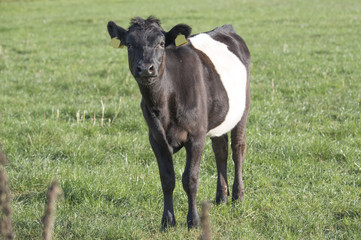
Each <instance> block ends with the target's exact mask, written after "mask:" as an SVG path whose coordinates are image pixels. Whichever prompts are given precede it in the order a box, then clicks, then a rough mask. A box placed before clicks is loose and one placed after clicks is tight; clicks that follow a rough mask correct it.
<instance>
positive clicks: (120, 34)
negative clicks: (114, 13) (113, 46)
mask: <svg viewBox="0 0 361 240" xmlns="http://www.w3.org/2000/svg"><path fill="white" fill-rule="evenodd" d="M107 28H108V33H109V35H110V38H118V39H119V40H120V41H121V42H122V44H123V45H124V44H125V35H126V33H127V30H125V29H124V28H122V27H119V26H118V25H117V24H116V23H115V22H113V21H110V22H108V26H107Z"/></svg>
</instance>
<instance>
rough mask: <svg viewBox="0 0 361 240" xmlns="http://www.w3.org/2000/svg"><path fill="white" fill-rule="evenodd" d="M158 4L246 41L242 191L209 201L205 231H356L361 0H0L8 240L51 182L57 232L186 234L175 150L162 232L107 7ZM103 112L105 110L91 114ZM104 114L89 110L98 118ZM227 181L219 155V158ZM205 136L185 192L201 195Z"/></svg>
mask: <svg viewBox="0 0 361 240" xmlns="http://www.w3.org/2000/svg"><path fill="white" fill-rule="evenodd" d="M150 14H153V15H155V16H157V17H158V18H160V19H161V20H162V23H163V27H164V29H166V30H169V29H170V28H171V27H173V26H174V25H176V24H178V23H187V24H189V25H190V26H192V27H193V33H198V32H202V31H207V30H211V29H213V28H214V27H216V26H220V25H223V24H233V26H234V27H235V29H236V30H237V32H238V33H239V34H240V35H241V36H242V37H243V38H244V39H245V41H246V42H247V44H248V46H249V49H250V51H251V55H252V70H251V93H252V97H251V99H252V102H251V110H250V116H249V122H248V127H247V142H248V149H247V155H246V160H245V163H244V165H243V166H244V169H243V175H244V182H245V191H246V192H245V198H244V201H243V202H241V203H234V204H232V203H231V202H229V203H227V204H225V205H221V206H216V205H214V204H212V205H211V209H210V212H209V215H210V225H211V229H212V236H213V237H214V239H361V127H360V125H361V124H360V123H361V119H360V116H361V108H360V104H361V67H360V63H361V37H360V36H361V35H360V29H361V2H360V1H358V0H345V1H336V0H319V1H311V0H303V1H285V0H284V1H281V0H270V1H266V0H257V1H248V0H244V1H236V0H230V1H218V0H199V1H189V0H183V1H175V0H167V1H165V0H164V1H161V0H154V1H138V0H133V1H115V0H113V1H100V0H99V1H85V0H83V1H0V141H1V143H2V145H3V150H4V151H5V152H6V154H7V156H8V158H9V165H8V166H6V167H5V170H6V171H7V173H8V176H9V181H10V190H11V192H12V205H11V206H12V210H13V223H14V230H15V234H16V238H17V239H39V237H40V236H41V226H42V224H41V216H42V214H43V211H44V203H45V201H46V199H45V192H46V190H47V187H48V185H49V184H50V182H51V181H52V179H53V178H54V177H56V178H57V179H58V181H59V185H60V187H61V188H62V189H63V197H62V198H60V200H59V201H58V204H57V218H56V223H55V234H54V238H55V239H195V238H197V237H198V236H199V235H200V233H201V231H200V229H195V230H192V231H188V230H187V227H186V214H187V198H186V194H185V193H184V191H183V188H182V184H181V174H182V172H183V169H184V165H185V153H184V151H181V152H180V153H177V154H176V155H175V158H174V160H175V171H176V179H177V183H176V189H175V195H174V198H175V200H174V206H175V214H176V218H177V222H178V225H177V227H176V228H174V229H171V230H169V231H162V230H161V228H160V220H161V216H162V207H163V206H162V205H163V199H162V193H161V186H160V180H159V175H158V168H157V164H156V161H155V158H154V157H153V154H152V151H151V148H150V145H149V143H148V140H147V139H148V138H147V127H146V125H145V122H144V120H143V117H142V114H141V110H140V108H139V103H140V99H141V96H140V93H139V92H138V87H137V85H136V83H135V81H134V79H133V78H132V76H130V74H129V70H128V63H127V53H126V50H124V49H123V50H120V49H119V50H118V49H117V50H114V49H113V48H111V47H110V46H109V45H108V43H109V40H110V39H109V37H108V34H107V31H106V24H107V22H108V21H109V20H114V21H116V22H117V23H118V24H119V25H121V26H124V27H127V26H128V22H129V20H130V18H131V17H134V16H142V17H147V16H148V15H150ZM102 116H103V117H102ZM102 118H103V120H102ZM228 169H229V182H230V183H231V182H233V162H232V161H230V160H229V163H228ZM216 181H217V176H216V165H215V160H214V156H213V153H212V151H211V145H210V140H209V139H208V140H207V144H206V148H205V151H204V154H203V158H202V163H201V170H200V188H199V192H198V204H199V206H200V205H201V202H202V201H203V200H206V199H208V200H211V201H213V200H214V198H215V190H216Z"/></svg>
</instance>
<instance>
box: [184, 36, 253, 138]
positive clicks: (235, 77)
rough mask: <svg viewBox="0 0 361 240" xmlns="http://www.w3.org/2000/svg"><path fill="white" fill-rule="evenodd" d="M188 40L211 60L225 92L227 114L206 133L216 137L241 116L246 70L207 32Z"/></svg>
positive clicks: (227, 130) (244, 100)
mask: <svg viewBox="0 0 361 240" xmlns="http://www.w3.org/2000/svg"><path fill="white" fill-rule="evenodd" d="M189 40H190V41H191V43H192V44H193V46H194V47H195V48H197V49H198V50H200V51H202V52H203V53H205V54H206V55H207V56H208V57H209V59H210V60H211V61H212V63H213V65H214V67H215V69H216V71H217V73H218V74H219V76H220V78H221V81H222V83H223V86H224V88H225V89H226V92H227V96H228V103H229V109H228V112H227V115H226V117H225V119H224V121H223V122H222V123H221V124H220V125H218V126H217V127H215V128H213V129H211V130H209V132H208V133H207V136H211V137H218V136H221V135H223V134H225V133H227V132H229V131H230V130H232V129H233V128H234V127H235V126H236V124H237V123H238V122H239V121H240V120H241V118H242V116H243V112H244V109H245V106H246V84H247V70H246V67H245V65H244V64H243V63H242V62H241V60H240V59H239V58H238V57H237V56H236V55H235V54H234V53H232V52H231V51H229V50H228V47H227V45H226V44H224V43H222V42H219V41H216V40H214V39H213V38H212V37H210V36H209V35H208V34H206V33H201V34H198V35H196V36H194V37H192V38H190V39H189Z"/></svg>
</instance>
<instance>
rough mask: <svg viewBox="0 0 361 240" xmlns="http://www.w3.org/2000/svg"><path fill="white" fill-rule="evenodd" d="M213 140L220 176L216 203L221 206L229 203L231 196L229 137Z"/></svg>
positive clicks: (224, 136) (225, 135) (214, 138)
mask: <svg viewBox="0 0 361 240" xmlns="http://www.w3.org/2000/svg"><path fill="white" fill-rule="evenodd" d="M211 139H212V148H213V152H214V156H215V158H216V163H217V174H218V178H217V193H216V203H217V204H220V203H225V202H227V196H228V195H229V190H228V182H227V158H228V135H227V134H224V135H222V136H220V137H213V138H211Z"/></svg>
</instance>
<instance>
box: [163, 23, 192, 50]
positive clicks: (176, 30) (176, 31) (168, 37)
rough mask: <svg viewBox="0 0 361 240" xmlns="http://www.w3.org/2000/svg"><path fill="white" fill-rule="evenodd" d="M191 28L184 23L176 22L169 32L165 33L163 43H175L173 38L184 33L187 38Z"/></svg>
mask: <svg viewBox="0 0 361 240" xmlns="http://www.w3.org/2000/svg"><path fill="white" fill-rule="evenodd" d="M191 32H192V28H191V27H190V26H188V25H186V24H178V25H176V26H174V27H173V28H172V29H171V30H170V31H169V32H166V33H165V45H166V46H168V45H171V44H173V45H175V39H176V38H177V36H178V35H184V36H185V38H186V39H187V38H188V37H189V35H191Z"/></svg>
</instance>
